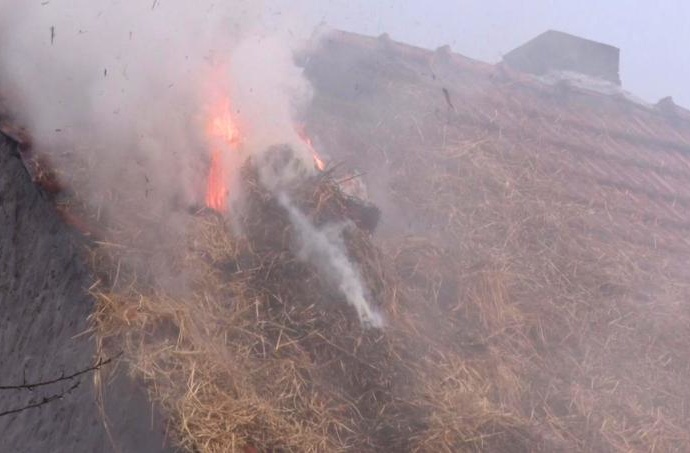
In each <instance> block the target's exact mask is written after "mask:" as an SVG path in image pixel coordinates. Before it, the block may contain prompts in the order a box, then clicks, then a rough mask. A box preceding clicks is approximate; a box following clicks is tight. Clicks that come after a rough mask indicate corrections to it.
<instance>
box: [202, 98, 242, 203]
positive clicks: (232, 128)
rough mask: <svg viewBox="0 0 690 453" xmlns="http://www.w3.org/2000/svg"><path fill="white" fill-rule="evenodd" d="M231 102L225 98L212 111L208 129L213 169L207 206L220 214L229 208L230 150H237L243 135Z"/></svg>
mask: <svg viewBox="0 0 690 453" xmlns="http://www.w3.org/2000/svg"><path fill="white" fill-rule="evenodd" d="M231 112H232V110H231V108H230V100H229V99H227V98H225V99H223V100H221V101H220V102H218V103H217V104H216V105H215V106H214V108H212V109H211V115H210V117H209V121H208V124H207V127H206V131H207V134H208V138H209V142H210V143H211V146H212V150H211V168H210V169H209V173H208V181H207V187H206V206H208V207H209V208H211V209H214V210H216V211H218V212H221V213H223V212H225V211H227V208H228V195H229V192H228V181H227V177H228V175H227V172H226V167H225V165H226V161H227V156H226V155H225V153H226V152H227V151H228V150H232V149H237V148H238V146H239V145H240V143H241V135H240V131H239V128H238V126H237V123H236V122H235V120H234V119H233V117H232V113H231Z"/></svg>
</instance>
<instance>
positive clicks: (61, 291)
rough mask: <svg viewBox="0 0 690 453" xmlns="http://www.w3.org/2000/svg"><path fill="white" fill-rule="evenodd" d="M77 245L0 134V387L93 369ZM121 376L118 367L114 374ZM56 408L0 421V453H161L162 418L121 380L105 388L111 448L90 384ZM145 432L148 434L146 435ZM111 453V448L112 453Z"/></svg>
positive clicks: (11, 398)
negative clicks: (89, 367) (154, 414)
mask: <svg viewBox="0 0 690 453" xmlns="http://www.w3.org/2000/svg"><path fill="white" fill-rule="evenodd" d="M83 250H84V249H83V247H82V246H81V245H80V244H79V237H78V235H76V234H75V233H73V232H71V231H70V230H69V228H68V227H67V226H66V225H65V224H64V223H63V222H62V221H61V220H60V218H59V217H58V215H57V213H56V212H55V210H54V208H53V206H52V204H51V202H50V201H48V200H46V199H45V198H44V197H43V196H42V194H41V193H40V192H39V191H38V189H37V188H36V187H35V186H34V185H33V184H32V182H31V180H30V178H29V176H28V174H27V173H26V171H25V170H24V167H23V165H22V163H21V161H20V159H19V158H18V156H17V154H16V149H15V146H14V144H13V143H12V142H10V141H9V140H7V139H6V138H5V137H4V136H3V135H2V134H0V385H11V384H16V383H22V382H23V380H24V379H25V380H26V381H28V382H35V381H41V380H47V379H51V378H54V377H58V376H60V374H61V373H63V372H64V373H65V374H70V373H73V372H75V371H78V370H80V369H84V368H86V367H88V366H89V365H91V364H92V363H93V361H94V353H95V345H94V340H93V339H92V338H91V337H90V336H89V335H82V336H79V337H76V336H77V335H79V334H81V333H83V332H84V331H85V330H86V329H87V328H88V322H87V317H88V315H89V314H90V313H91V311H92V309H93V304H94V301H93V300H92V299H91V298H90V297H89V296H88V295H87V291H86V290H87V288H88V286H89V285H90V282H91V279H90V277H89V275H88V273H87V270H86V269H85V267H84V262H83V257H82V255H83ZM121 368H122V367H121ZM79 381H80V383H79V386H78V387H77V388H76V389H75V390H73V391H72V392H71V393H69V394H67V395H65V397H64V398H63V399H60V400H56V401H53V402H50V403H48V404H46V405H44V406H42V407H39V408H34V409H27V410H25V411H23V412H20V413H18V414H16V415H5V416H0V451H1V452H3V453H11V452H37V453H39V452H40V453H45V452H101V451H105V452H107V451H121V452H147V453H148V452H154V453H155V452H163V451H172V450H171V449H170V448H169V447H165V446H164V443H165V436H164V430H163V427H162V425H163V424H162V422H161V418H160V417H158V416H157V417H153V418H152V410H151V405H150V403H149V402H148V400H147V397H146V395H145V393H144V392H143V391H142V389H141V387H140V386H139V385H137V384H136V383H134V382H133V381H131V380H130V378H129V377H127V376H124V375H119V376H116V377H115V379H114V381H113V382H112V383H110V384H109V385H108V386H107V389H106V394H105V409H106V413H107V417H108V420H109V426H110V432H111V434H112V441H111V440H109V436H108V434H107V432H106V429H105V427H104V423H103V417H102V416H101V412H100V411H99V408H98V405H97V402H96V397H95V395H96V392H95V389H94V385H93V375H92V374H91V373H89V374H87V375H84V376H83V377H81V378H80V379H79ZM75 382H76V381H70V382H68V383H64V384H63V383H60V384H55V385H51V386H48V387H45V388H40V389H35V390H34V391H27V390H0V413H2V412H5V411H8V410H11V409H14V408H19V407H23V406H25V405H27V404H30V403H31V402H35V401H40V400H41V399H42V398H43V397H48V396H51V395H55V394H59V393H61V392H63V391H64V390H65V389H67V388H69V386H71V385H72V384H74V383H75ZM152 423H153V425H152ZM113 444H114V445H115V447H113Z"/></svg>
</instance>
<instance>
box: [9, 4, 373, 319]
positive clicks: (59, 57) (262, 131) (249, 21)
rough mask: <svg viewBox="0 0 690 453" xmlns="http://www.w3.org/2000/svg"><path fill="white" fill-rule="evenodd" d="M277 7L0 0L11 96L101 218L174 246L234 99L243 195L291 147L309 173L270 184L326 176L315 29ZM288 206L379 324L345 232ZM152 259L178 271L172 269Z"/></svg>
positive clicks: (308, 251)
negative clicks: (317, 164)
mask: <svg viewBox="0 0 690 453" xmlns="http://www.w3.org/2000/svg"><path fill="white" fill-rule="evenodd" d="M305 5H306V3H302V4H301V5H300V7H301V8H302V12H304V11H305V10H304V7H305ZM264 6H265V5H264V3H263V2H256V1H253V0H232V1H226V2H222V3H221V2H217V1H213V0H200V1H195V2H190V1H187V0H156V1H153V2H151V1H148V2H146V1H144V2H142V1H138V2H135V1H117V0H70V1H67V2H58V1H51V2H39V1H26V2H23V1H22V2H19V1H9V0H0V95H2V96H3V97H5V98H6V99H7V100H8V101H9V104H10V106H11V108H12V109H13V113H14V115H16V117H17V120H18V121H20V122H21V123H22V124H23V125H24V126H25V127H26V128H27V129H28V130H29V131H30V134H31V136H32V138H33V141H34V143H35V145H36V147H37V148H38V149H40V150H41V151H42V152H48V155H49V157H50V159H51V160H52V165H54V166H55V167H56V168H58V169H59V171H60V175H61V176H62V179H63V181H64V182H65V184H66V185H67V186H69V187H70V188H71V189H73V190H75V191H76V192H77V195H78V197H79V198H80V199H82V200H83V201H85V202H86V203H87V204H89V205H90V206H91V208H92V209H93V210H96V211H97V212H98V213H99V216H102V217H101V220H102V221H103V220H105V221H106V222H110V224H111V225H116V226H117V227H122V226H123V225H124V226H126V225H132V224H134V225H136V226H137V227H140V226H141V225H138V224H137V222H140V221H141V219H142V217H147V218H148V219H150V221H149V224H148V225H147V227H148V235H143V236H141V239H140V241H143V242H144V243H146V242H147V241H154V242H160V241H163V240H165V239H166V238H167V240H168V241H170V242H169V243H173V244H174V243H175V241H176V240H177V239H178V238H179V235H180V234H183V233H184V226H185V224H186V221H187V220H188V214H187V210H186V209H185V207H189V206H194V205H195V204H200V203H201V202H202V201H203V198H204V191H205V184H206V179H207V175H208V164H209V161H210V154H211V153H212V149H213V148H216V147H218V146H219V143H218V142H215V143H214V142H213V141H214V140H213V139H211V138H209V136H208V135H209V134H208V132H207V131H208V122H209V116H212V115H213V112H214V110H215V109H217V108H218V106H223V105H225V104H227V103H226V100H227V101H229V104H227V107H228V108H229V110H230V113H231V114H232V116H233V118H234V120H235V121H236V122H237V125H238V127H239V129H240V131H241V134H242V143H241V146H240V149H233V148H230V147H229V146H228V145H227V144H226V145H225V146H228V148H227V149H225V150H224V151H225V152H224V153H223V159H222V162H223V164H224V165H225V166H226V167H227V168H226V170H227V171H226V172H225V173H224V176H225V178H226V179H227V181H226V183H227V185H228V187H229V188H230V191H231V194H232V193H234V190H233V189H235V186H233V182H236V180H237V178H236V177H234V176H237V171H238V170H239V168H240V166H241V164H242V162H243V161H244V160H245V159H246V158H247V157H248V156H250V155H253V156H256V155H258V154H259V153H261V152H263V151H264V150H267V149H270V148H271V147H273V146H275V145H288V146H289V147H290V148H291V149H292V150H293V151H294V152H295V156H296V161H295V162H296V163H298V165H297V168H296V167H295V165H291V166H289V167H285V168H290V169H291V171H290V172H282V173H280V174H271V173H270V172H266V171H262V175H263V177H262V182H263V183H264V184H265V185H266V186H267V187H269V188H270V189H272V190H275V189H276V187H279V186H280V185H282V184H283V183H284V182H285V181H284V180H285V179H290V178H293V177H299V176H300V175H303V174H304V173H305V172H308V171H313V162H312V156H311V154H310V151H309V149H308V148H307V146H306V145H305V144H304V143H303V142H302V140H301V139H300V138H299V135H298V133H297V132H296V126H298V125H297V124H296V122H295V113H296V112H297V111H298V110H299V109H300V108H301V107H302V106H304V105H305V104H306V103H307V102H308V101H309V99H310V94H311V92H310V86H309V83H308V82H307V80H306V79H305V77H304V76H303V74H302V70H301V69H300V68H298V67H297V66H296V65H295V63H294V56H293V55H294V53H295V51H297V50H299V48H298V47H299V46H300V45H301V44H302V43H303V42H305V39H304V38H306V37H307V36H306V34H307V33H311V30H313V27H310V26H309V24H307V23H305V22H304V20H300V16H303V15H301V14H300V15H295V14H283V13H282V12H281V14H279V15H275V14H273V15H271V17H264V12H265V11H266V10H265V8H264ZM291 10H292V11H297V9H296V8H293V9H291ZM302 19H304V17H302ZM300 32H301V35H300ZM257 161H260V159H257ZM299 162H302V165H299ZM293 164H294V162H293ZM282 201H283V205H284V207H285V208H286V209H287V211H288V212H289V213H290V218H291V220H292V222H293V223H294V224H295V226H296V228H297V230H298V231H299V232H300V234H301V235H302V241H303V244H302V250H303V253H304V255H305V258H306V259H309V260H311V261H313V262H315V263H316V264H318V265H319V267H320V268H321V269H322V270H323V271H325V272H326V273H327V274H328V276H330V277H332V279H334V280H335V281H337V282H338V284H339V287H340V289H341V291H342V292H343V294H344V295H345V296H346V297H347V300H348V301H349V303H350V304H351V305H352V306H353V307H355V309H356V310H357V313H358V314H359V316H360V319H361V320H362V321H363V322H365V323H367V324H370V325H373V326H380V325H381V319H380V317H379V316H378V314H376V313H375V312H373V311H372V310H371V309H370V307H369V306H368V304H367V302H366V299H365V296H364V295H365V290H364V288H363V286H362V283H361V280H360V277H359V275H358V273H357V272H356V270H355V268H354V267H353V266H352V265H351V263H349V261H348V260H347V256H346V254H345V252H344V251H343V248H342V244H340V239H339V237H338V236H337V235H335V236H334V235H329V234H326V232H324V231H320V230H317V229H316V228H314V227H313V226H312V225H311V224H309V222H308V220H307V219H306V218H305V217H304V216H303V215H301V213H299V211H297V210H296V208H294V207H293V206H292V205H291V204H290V203H289V202H288V201H287V200H282ZM94 208H95V209H94ZM142 214H143V215H142ZM161 261H162V262H163V263H164V262H165V261H166V257H165V256H162V257H161ZM150 264H151V263H144V265H145V266H146V267H147V268H151V267H154V268H155V269H158V268H160V269H158V270H157V272H158V273H159V274H165V273H166V271H165V265H164V264H161V265H160V266H151V265H150ZM171 272H172V271H171ZM170 275H172V273H170ZM161 278H162V277H161ZM167 280H169V281H173V280H177V279H176V278H168V279H167Z"/></svg>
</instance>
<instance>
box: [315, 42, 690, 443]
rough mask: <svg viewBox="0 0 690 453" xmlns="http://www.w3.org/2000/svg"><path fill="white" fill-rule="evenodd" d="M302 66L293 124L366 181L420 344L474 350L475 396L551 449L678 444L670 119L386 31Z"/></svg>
mask: <svg viewBox="0 0 690 453" xmlns="http://www.w3.org/2000/svg"><path fill="white" fill-rule="evenodd" d="M305 67H306V71H307V74H308V76H309V77H310V79H311V80H312V82H313V83H314V85H315V87H316V93H317V94H316V97H315V100H314V105H313V108H312V110H311V111H310V112H309V114H308V117H309V119H310V120H309V122H308V124H309V128H310V132H311V133H312V134H314V135H315V136H316V137H317V141H320V142H321V143H320V144H321V148H322V149H324V150H325V151H326V152H328V153H331V157H332V158H334V159H335V160H343V161H345V162H347V163H348V164H350V165H352V166H354V167H355V168H357V169H359V170H363V171H365V172H366V176H365V177H364V178H365V180H366V183H367V185H368V187H369V191H370V194H371V197H372V198H373V199H374V200H375V201H376V202H377V203H378V204H380V205H381V207H382V209H383V217H382V220H383V222H384V229H383V232H384V233H387V234H385V235H382V237H386V238H390V237H394V238H397V239H395V240H393V241H390V242H388V246H387V247H388V248H387V251H388V253H389V254H390V255H391V256H394V257H395V259H396V260H397V262H398V264H399V270H400V271H401V272H402V273H403V275H406V276H407V279H408V281H409V282H410V290H411V291H412V290H419V289H420V288H426V290H427V292H426V293H424V294H426V297H427V302H428V304H429V305H428V306H427V307H426V312H425V314H424V315H419V316H428V323H429V324H428V327H429V330H428V331H427V332H426V335H428V336H430V337H432V338H433V339H435V340H436V341H440V342H446V343H449V342H455V344H465V345H473V347H474V346H476V347H479V349H480V350H481V353H478V355H473V354H470V352H468V351H474V353H476V352H477V350H476V349H473V347H470V346H465V347H461V349H462V350H463V351H464V352H462V353H460V355H461V356H463V357H464V358H463V360H464V361H465V362H463V363H465V364H473V365H472V366H475V367H477V368H476V369H477V370H479V371H478V373H480V374H482V375H483V376H485V378H486V383H487V386H489V387H491V388H493V389H494V390H495V393H492V396H491V397H489V399H490V400H491V401H493V402H494V403H495V404H496V405H497V406H498V407H500V408H502V409H503V410H506V411H508V412H509V413H511V414H519V416H520V417H523V419H524V420H530V422H529V423H533V424H535V425H537V426H538V428H537V430H538V431H539V430H540V429H543V430H544V431H543V432H546V433H549V434H545V436H546V437H547V438H554V439H555V438H558V439H560V440H562V441H563V442H565V443H564V444H563V449H564V450H566V451H573V450H578V451H651V450H654V449H655V448H656V449H658V450H659V451H661V450H663V451H686V450H688V449H689V448H690V434H689V433H688V431H687V430H686V429H685V428H682V427H684V426H689V425H690V424H689V423H688V422H689V421H690V420H689V418H688V415H687V411H686V409H685V408H686V407H687V406H688V404H690V392H688V390H687V388H686V387H687V386H685V384H684V383H683V382H686V381H687V378H688V377H689V376H690V355H689V354H688V353H687V352H686V349H687V348H686V347H685V346H684V345H687V344H688V342H690V306H688V304H687V303H686V300H687V297H688V290H687V285H686V283H687V279H688V277H689V273H688V270H687V264H686V263H687V259H688V258H689V257H690V241H689V239H688V231H689V228H690V212H689V210H688V208H689V207H690V183H689V182H688V181H690V121H689V120H688V116H687V112H686V111H684V110H683V109H676V111H675V112H672V113H669V112H662V111H659V110H657V109H655V108H652V107H649V106H645V105H643V104H640V103H637V102H634V101H631V100H630V97H629V96H627V95H625V93H623V92H620V93H619V94H616V93H615V92H614V93H613V94H611V93H609V94H604V93H602V92H601V91H600V90H596V89H592V90H588V89H587V88H586V86H585V87H583V86H582V85H576V84H571V83H569V82H568V81H567V80H562V81H560V82H557V83H546V82H545V81H543V80H540V79H538V78H536V77H533V76H530V75H526V74H520V73H517V72H515V71H512V70H510V69H509V68H507V67H504V66H502V65H500V64H499V65H490V64H484V63H480V62H477V61H473V60H470V59H468V58H465V57H462V56H460V55H455V54H452V53H450V52H449V50H448V49H447V48H441V49H439V50H437V51H436V52H429V51H425V50H422V49H417V48H413V47H409V46H405V45H401V44H397V43H394V42H392V41H390V39H388V38H387V37H386V36H382V37H380V38H378V39H373V38H364V37H361V36H357V35H352V34H347V33H336V34H333V35H331V36H330V38H329V39H326V40H325V41H324V42H323V44H322V47H321V48H320V50H319V51H318V52H316V53H315V54H314V55H312V56H311V58H310V59H308V60H307V61H306V62H305ZM386 241H388V239H386ZM405 272H407V274H405ZM431 332H433V333H431ZM477 345H479V346H477ZM443 360H445V358H438V361H439V362H442V361H443ZM487 364H493V365H492V366H493V367H494V368H491V367H489V365H487ZM487 367H488V368H487ZM491 369H493V370H494V371H493V372H492V371H490V370H491ZM496 369H500V370H503V371H504V372H506V373H508V372H509V374H510V373H514V375H512V376H515V379H516V381H515V382H519V384H518V385H508V384H506V385H505V386H502V385H501V384H500V379H498V378H496V377H495V373H496V371H495V370H496ZM491 376H494V377H491ZM511 379H512V378H511ZM550 448H554V447H553V445H552V446H551V447H550ZM547 449H548V448H547Z"/></svg>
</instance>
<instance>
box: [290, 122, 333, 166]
mask: <svg viewBox="0 0 690 453" xmlns="http://www.w3.org/2000/svg"><path fill="white" fill-rule="evenodd" d="M295 129H296V130H297V135H299V138H300V139H302V141H303V142H304V144H305V145H307V147H308V148H309V151H310V152H311V155H312V157H313V159H314V165H315V166H316V168H318V169H319V171H324V170H325V169H326V163H325V162H324V161H323V159H321V157H320V156H319V153H317V152H316V149H315V148H314V145H313V144H312V141H311V138H309V136H308V135H307V131H306V130H305V127H304V126H297V127H296V128H295Z"/></svg>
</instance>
